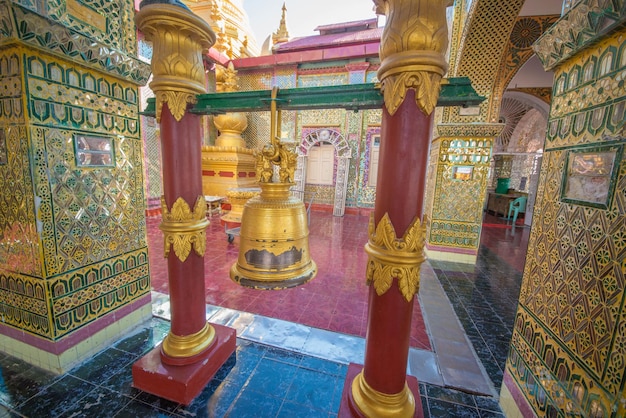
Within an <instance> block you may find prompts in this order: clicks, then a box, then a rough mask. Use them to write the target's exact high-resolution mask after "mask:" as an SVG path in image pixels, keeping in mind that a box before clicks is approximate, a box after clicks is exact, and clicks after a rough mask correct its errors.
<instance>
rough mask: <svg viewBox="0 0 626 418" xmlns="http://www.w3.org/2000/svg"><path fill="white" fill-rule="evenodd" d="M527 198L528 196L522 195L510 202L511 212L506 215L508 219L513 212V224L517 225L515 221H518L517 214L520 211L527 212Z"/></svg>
mask: <svg viewBox="0 0 626 418" xmlns="http://www.w3.org/2000/svg"><path fill="white" fill-rule="evenodd" d="M527 199H528V198H527V197H526V196H522V197H518V198H517V199H515V200H513V201H511V203H509V214H508V215H507V217H506V219H507V221H508V220H509V219H511V213H513V225H515V221H517V215H519V214H520V213H526V200H527Z"/></svg>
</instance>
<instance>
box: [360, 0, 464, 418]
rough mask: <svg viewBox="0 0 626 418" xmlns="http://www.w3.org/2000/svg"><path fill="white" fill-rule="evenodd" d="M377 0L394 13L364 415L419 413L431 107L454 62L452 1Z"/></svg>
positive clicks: (383, 54)
mask: <svg viewBox="0 0 626 418" xmlns="http://www.w3.org/2000/svg"><path fill="white" fill-rule="evenodd" d="M374 3H375V4H376V12H377V13H378V14H385V15H386V16H387V24H386V26H385V29H384V31H383V36H382V39H381V45H380V58H381V66H380V69H379V71H378V78H379V80H380V81H381V85H382V93H383V96H384V99H385V105H384V109H383V117H382V123H381V145H380V156H379V171H378V181H377V184H376V203H375V209H374V213H373V215H372V218H371V219H370V227H369V242H368V244H367V245H366V247H365V250H366V252H367V254H368V258H369V259H368V267H367V281H368V284H370V286H371V288H370V294H369V313H368V326H367V339H366V347H365V364H364V367H363V371H362V372H361V373H360V374H358V375H357V376H356V377H355V378H354V380H353V382H352V390H351V397H350V402H351V407H352V410H353V412H354V413H355V414H356V415H360V416H367V417H383V416H387V417H388V416H394V417H412V416H414V415H415V414H416V405H415V403H416V401H415V396H414V395H413V393H412V392H411V390H410V389H409V387H408V385H407V377H406V366H407V360H408V353H409V342H410V332H411V317H412V312H413V304H414V296H415V294H416V293H417V291H418V289H419V270H420V265H421V263H422V262H423V261H424V260H425V256H424V244H425V241H424V239H425V222H426V220H425V219H424V220H423V219H422V215H423V200H424V190H425V183H426V169H427V162H428V155H429V146H430V135H431V126H432V116H431V113H432V111H433V110H434V108H435V105H436V103H437V99H438V96H439V89H440V82H441V78H442V76H443V75H444V73H445V71H446V69H447V65H446V62H445V58H444V55H443V54H444V53H445V50H446V48H447V41H448V35H447V24H446V7H447V6H449V5H451V4H452V1H451V0H374ZM417 399H418V400H417V402H419V396H417ZM417 410H418V411H421V407H418V408H417ZM418 415H419V414H418Z"/></svg>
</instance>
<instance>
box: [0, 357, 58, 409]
mask: <svg viewBox="0 0 626 418" xmlns="http://www.w3.org/2000/svg"><path fill="white" fill-rule="evenodd" d="M58 379H59V376H57V375H55V374H53V373H51V372H48V371H45V370H43V369H40V368H38V367H34V366H33V367H28V368H26V370H24V372H22V373H20V374H17V375H13V376H11V377H10V378H8V379H3V378H0V402H1V403H3V404H5V405H6V406H9V407H13V408H15V407H17V406H18V405H20V404H22V403H24V402H25V401H27V400H28V399H30V398H31V397H32V396H34V395H36V394H38V393H39V392H41V391H42V390H43V389H45V388H46V387H47V386H48V385H50V384H52V383H54V382H55V381H56V380H58Z"/></svg>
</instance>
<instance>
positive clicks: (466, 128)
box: [437, 123, 506, 138]
mask: <svg viewBox="0 0 626 418" xmlns="http://www.w3.org/2000/svg"><path fill="white" fill-rule="evenodd" d="M505 126H506V125H505V124H503V123H441V124H438V125H437V133H438V134H439V136H440V137H444V138H465V137H467V138H495V137H497V136H498V135H500V134H501V133H502V130H503V129H504V127H505Z"/></svg>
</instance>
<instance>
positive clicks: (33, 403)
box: [19, 375, 95, 418]
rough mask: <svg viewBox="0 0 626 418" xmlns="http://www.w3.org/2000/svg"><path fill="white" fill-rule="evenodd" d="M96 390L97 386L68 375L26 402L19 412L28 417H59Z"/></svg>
mask: <svg viewBox="0 0 626 418" xmlns="http://www.w3.org/2000/svg"><path fill="white" fill-rule="evenodd" d="M94 388H95V385H93V384H91V383H89V382H85V381H84V380H81V379H77V378H76V377H74V376H69V375H66V376H64V377H63V378H62V379H61V380H58V381H56V382H54V383H53V384H52V385H50V386H48V387H46V388H45V389H44V390H43V391H42V392H40V393H39V394H38V395H37V396H36V397H34V398H31V399H29V400H28V401H26V403H24V404H23V405H21V406H20V407H19V411H20V413H22V414H23V415H25V416H27V417H37V418H44V417H58V416H61V415H62V414H63V413H65V412H66V411H68V410H69V409H70V408H72V407H73V406H74V405H75V404H76V403H77V402H80V401H81V399H82V398H83V397H84V396H85V395H86V394H87V393H89V392H91V391H92V390H93V389H94Z"/></svg>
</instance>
